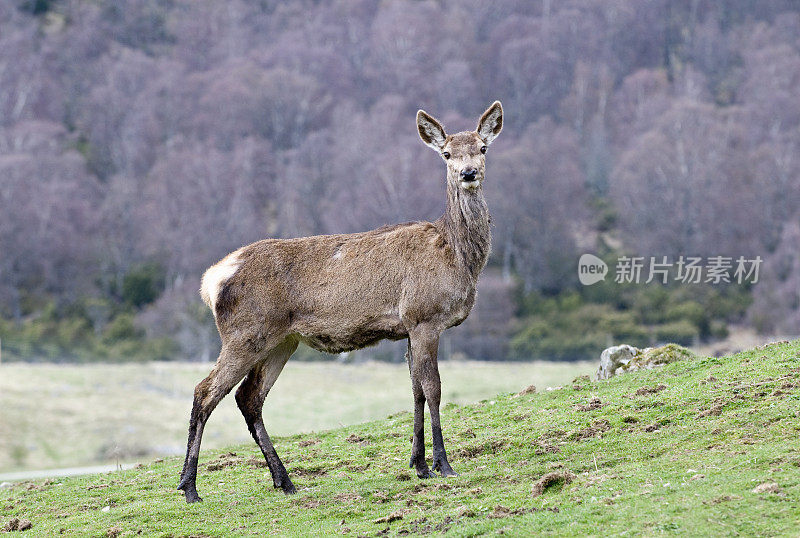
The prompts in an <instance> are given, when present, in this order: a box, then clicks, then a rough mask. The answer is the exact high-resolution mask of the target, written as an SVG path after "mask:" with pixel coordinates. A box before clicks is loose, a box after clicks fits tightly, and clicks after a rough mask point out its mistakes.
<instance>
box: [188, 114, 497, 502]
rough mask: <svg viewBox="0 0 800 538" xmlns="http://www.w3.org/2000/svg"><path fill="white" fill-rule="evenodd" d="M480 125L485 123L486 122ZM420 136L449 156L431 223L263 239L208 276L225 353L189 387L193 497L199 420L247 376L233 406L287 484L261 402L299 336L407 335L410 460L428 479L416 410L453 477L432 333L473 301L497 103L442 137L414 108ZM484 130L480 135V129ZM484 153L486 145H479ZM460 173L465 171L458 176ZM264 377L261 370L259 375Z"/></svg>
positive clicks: (344, 339) (310, 339) (361, 341)
mask: <svg viewBox="0 0 800 538" xmlns="http://www.w3.org/2000/svg"><path fill="white" fill-rule="evenodd" d="M487 122H488V123H487ZM417 124H418V127H419V130H420V136H421V137H422V139H423V141H424V142H425V143H426V144H427V145H429V146H431V147H432V148H434V149H435V150H436V151H438V152H440V153H441V154H442V155H443V157H444V156H445V155H446V154H447V155H449V158H446V159H445V162H446V163H447V207H446V211H445V214H444V215H443V216H442V217H441V218H439V219H438V220H437V221H436V222H432V223H431V222H411V223H406V224H398V225H394V226H385V227H383V228H379V229H377V230H372V231H368V232H362V233H356V234H349V235H325V236H314V237H303V238H298V239H265V240H262V241H258V242H256V243H253V244H251V245H248V246H246V247H243V248H242V249H239V250H238V251H237V252H235V253H232V254H231V255H229V256H228V257H226V258H225V259H224V260H222V261H221V262H220V263H219V264H217V265H216V266H213V267H212V268H210V269H209V271H207V272H206V275H204V279H203V290H202V291H203V298H204V300H205V301H206V302H207V303H208V304H209V306H211V307H212V308H213V310H214V314H215V318H216V322H217V328H218V329H219V333H220V336H221V338H222V351H221V353H220V357H219V359H218V361H217V364H216V366H215V367H214V369H213V370H212V372H211V374H210V375H209V376H208V377H207V378H206V379H205V380H203V381H202V382H201V383H200V384H199V385H198V386H197V388H196V390H195V409H194V410H193V413H192V420H191V422H190V433H189V443H188V447H187V458H186V464H185V465H184V471H183V474H182V480H181V485H180V486H179V488H180V489H184V490H185V493H186V499H187V501H189V502H191V501H195V500H200V499H199V497H198V496H197V492H196V489H195V484H194V482H195V475H196V463H197V456H198V453H199V445H200V439H201V437H202V429H203V426H204V423H205V420H206V419H207V418H208V415H210V413H211V411H213V409H214V407H215V406H216V405H217V403H218V402H219V401H220V400H221V399H222V397H224V396H225V395H226V394H227V393H228V392H229V391H230V390H231V389H232V388H233V387H234V386H235V385H236V384H237V383H238V382H239V381H241V380H242V379H243V378H244V377H245V376H247V379H246V380H245V382H244V383H243V384H242V386H241V387H240V388H239V391H238V392H237V397H236V399H237V402H238V403H239V407H240V409H241V410H242V413H243V414H244V416H245V419H246V421H247V424H248V427H249V428H250V431H251V433H252V434H253V437H254V439H255V440H256V442H257V443H258V444H259V446H260V447H261V449H262V451H263V452H264V455H265V457H266V458H267V462H268V464H269V467H270V470H271V471H272V476H273V480H274V482H275V485H276V487H282V488H283V490H284V491H285V492H287V493H290V492H293V491H294V486H293V485H292V484H291V481H290V480H289V477H288V475H287V474H286V471H285V469H284V468H283V464H282V463H281V462H280V459H279V458H278V456H277V454H276V453H275V451H274V448H273V447H272V445H271V442H270V441H269V436H268V435H267V433H266V430H264V426H263V422H262V419H261V406H262V404H263V401H264V398H265V397H266V395H267V393H268V392H269V389H270V388H271V387H272V384H273V383H274V381H275V379H276V378H277V376H278V375H279V374H280V371H281V369H282V368H283V365H284V364H285V362H286V360H288V358H289V356H290V355H291V353H292V352H293V351H294V349H295V348H296V346H297V343H298V342H304V343H306V344H307V345H309V346H311V347H313V348H315V349H318V350H320V351H326V352H330V353H339V352H343V351H349V350H354V349H359V348H362V347H365V346H369V345H373V344H376V343H377V342H379V341H380V340H383V339H390V340H399V339H402V338H408V339H409V353H408V360H409V369H410V373H411V378H412V389H413V392H414V399H415V427H414V442H413V446H412V465H413V466H416V469H417V474H418V475H419V476H420V477H427V476H430V470H429V469H428V466H427V463H425V458H424V442H423V438H422V435H423V431H424V429H423V428H422V415H423V412H424V407H423V405H424V403H425V401H427V402H428V405H429V408H430V411H431V422H432V424H433V442H434V469H439V470H440V471H441V472H442V474H444V475H446V476H447V475H453V474H455V473H454V472H453V471H452V469H451V468H450V465H449V464H448V462H447V456H446V454H445V451H444V445H443V441H442V436H441V429H440V426H439V410H438V407H439V400H440V392H441V389H440V381H439V373H438V367H437V365H436V352H437V347H438V338H439V334H440V333H441V332H442V331H444V330H445V329H447V328H449V327H452V326H454V325H457V324H459V323H461V322H462V321H463V320H464V319H465V318H466V317H467V315H468V314H469V312H470V310H471V309H472V306H473V304H474V302H475V288H476V284H477V279H478V275H479V274H480V272H481V270H482V269H483V267H484V265H485V264H486V260H487V258H488V256H489V251H490V248H491V236H490V230H489V212H488V208H487V206H486V202H485V200H484V197H483V192H482V188H481V184H482V182H483V179H484V170H485V158H484V152H482V151H481V148H482V147H484V146H487V145H488V144H489V143H491V141H492V140H493V139H494V137H495V136H497V134H498V133H499V132H500V128H501V127H502V107H501V106H500V103H499V102H495V103H494V104H493V105H492V106H491V107H489V109H487V111H486V112H485V113H484V115H483V116H482V118H481V121H480V122H479V125H478V130H477V131H472V132H463V133H457V134H455V135H452V136H447V135H446V134H445V132H444V129H443V128H442V127H441V125H440V124H439V123H438V122H437V121H436V120H435V119H434V118H432V117H431V116H429V115H427V114H426V113H425V112H423V111H420V112H419V113H418V115H417ZM479 133H481V134H479ZM484 151H485V148H484ZM464 170H474V171H476V174H475V175H474V179H473V180H472V181H463V178H464V176H463V174H462V172H463V171H464ZM264 372H266V373H264Z"/></svg>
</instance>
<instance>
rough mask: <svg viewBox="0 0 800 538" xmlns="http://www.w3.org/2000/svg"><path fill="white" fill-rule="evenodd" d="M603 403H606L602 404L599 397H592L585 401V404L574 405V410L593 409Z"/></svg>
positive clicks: (598, 407)
mask: <svg viewBox="0 0 800 538" xmlns="http://www.w3.org/2000/svg"><path fill="white" fill-rule="evenodd" d="M604 405H607V404H604V403H603V402H601V401H600V398H597V397H594V398H592V399H591V400H589V403H587V404H584V405H576V406H575V410H576V411H593V410H595V409H600V408H601V407H603V406H604Z"/></svg>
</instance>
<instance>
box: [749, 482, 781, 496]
mask: <svg viewBox="0 0 800 538" xmlns="http://www.w3.org/2000/svg"><path fill="white" fill-rule="evenodd" d="M753 493H777V494H778V495H785V493H783V490H782V489H781V487H780V486H779V485H778V483H777V482H764V483H763V484H759V485H757V486H756V487H754V488H753Z"/></svg>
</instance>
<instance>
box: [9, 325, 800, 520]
mask: <svg viewBox="0 0 800 538" xmlns="http://www.w3.org/2000/svg"><path fill="white" fill-rule="evenodd" d="M798 356H800V341H798V342H793V343H788V344H776V345H773V346H770V347H767V348H764V349H760V350H759V349H757V350H752V351H747V352H743V353H740V354H737V355H733V356H730V357H724V358H700V359H691V360H686V361H682V362H677V363H674V364H669V365H667V366H665V367H664V368H662V369H656V370H648V371H641V372H634V373H631V374H626V375H623V376H619V377H616V378H613V379H611V380H609V381H603V382H592V381H589V380H588V379H577V380H575V382H574V383H571V384H569V385H568V386H566V387H565V388H563V389H561V390H554V391H540V392H539V393H537V394H530V395H522V396H517V395H515V394H508V393H507V394H503V395H500V396H498V397H496V398H495V399H492V400H487V401H483V402H481V403H479V404H476V405H470V406H460V405H456V404H450V405H448V406H446V407H445V409H444V411H443V417H442V422H443V427H444V435H445V443H446V446H447V448H448V450H449V454H450V461H451V463H452V464H453V467H454V468H455V469H456V470H457V471H459V472H460V473H461V475H460V476H458V477H456V478H450V479H446V480H445V479H441V478H437V479H431V480H426V481H420V480H418V479H417V478H416V477H415V476H413V473H412V472H410V470H409V469H408V467H407V463H408V458H409V452H410V443H409V437H410V434H411V418H412V417H411V415H410V414H409V413H407V412H403V413H400V414H396V415H393V416H390V417H389V418H387V419H385V420H380V421H375V422H370V423H365V424H360V425H357V426H350V427H345V428H339V429H335V430H330V431H325V432H320V433H315V434H308V435H295V436H291V437H284V438H279V439H277V440H276V447H277V450H278V452H279V454H281V455H282V457H283V459H284V462H285V463H286V466H287V468H288V470H289V473H290V475H291V476H292V478H293V480H294V482H295V485H296V486H297V488H298V494H297V495H294V496H289V497H287V496H284V495H283V494H282V493H280V492H279V491H276V490H274V489H273V488H272V481H271V479H270V478H269V473H268V471H267V470H266V469H265V468H263V467H259V466H257V465H255V464H254V463H253V462H258V461H259V458H260V455H259V454H258V453H257V449H256V447H255V445H252V444H246V445H242V446H236V447H231V448H230V449H228V450H226V451H224V452H221V451H208V452H204V453H203V454H202V457H201V467H200V473H199V477H198V489H199V491H200V494H201V495H202V496H203V497H204V499H205V502H203V503H198V504H194V505H186V504H185V503H184V501H183V497H182V495H181V494H180V492H177V491H175V490H174V487H175V485H176V484H177V481H178V474H179V472H180V466H181V460H180V458H177V457H175V458H170V459H167V460H166V461H162V462H154V463H150V464H148V465H145V466H143V467H142V468H139V469H135V470H131V471H125V472H118V473H111V474H107V475H99V476H92V477H83V478H71V479H60V480H57V481H53V482H44V483H42V482H39V483H29V484H21V485H17V486H15V487H14V488H12V489H10V490H6V491H2V492H0V506H2V508H3V509H2V513H3V515H2V517H1V518H0V520H2V521H0V525H2V524H3V523H4V522H5V521H7V520H8V519H9V518H11V517H19V518H25V519H28V520H30V521H31V522H32V523H33V528H32V529H31V530H29V531H26V532H27V533H28V534H30V535H41V536H50V535H56V534H59V532H62V529H63V534H66V535H73V536H105V535H107V533H109V530H110V534H111V535H114V534H115V533H116V532H117V531H119V534H120V535H133V534H135V533H138V532H141V533H143V534H144V535H155V536H190V535H194V536H253V535H262V534H263V535H309V534H315V535H332V534H339V535H342V534H344V535H349V536H361V535H366V536H375V535H379V534H384V533H385V534H388V535H392V536H394V535H401V534H407V533H410V534H425V533H441V532H446V534H447V535H448V536H478V535H485V534H489V535H494V534H498V533H505V534H507V535H512V536H535V535H577V536H582V535H595V536H605V535H622V534H625V535H631V534H633V535H647V536H654V535H662V534H667V535H682V536H696V535H715V536H735V535H747V536H775V535H779V536H796V535H797V529H798V528H800V512H799V511H798V505H799V504H800V442H798V438H799V437H800V421H798V418H799V416H800V412H799V410H800V359H798ZM521 381H522V380H521ZM524 384H525V383H524V381H522V382H521V383H520V388H522V386H523V385H524ZM662 385H663V386H662ZM640 389H645V390H640ZM646 389H652V390H646ZM596 399H599V402H598V401H597V400H596ZM429 438H430V436H428V439H429ZM354 441H355V442H354ZM225 452H235V454H236V455H235V456H231V455H228V456H225V455H224V453H225ZM221 455H222V457H220V456H221ZM251 459H252V460H253V462H251ZM209 462H217V463H221V465H217V466H216V467H221V469H219V470H214V471H209V470H208V469H207V465H208V463H209ZM552 471H569V472H571V473H574V475H575V479H574V480H573V481H572V482H571V483H557V484H555V485H553V486H551V487H549V488H547V489H546V490H545V491H544V493H543V494H542V495H539V496H535V495H534V494H533V493H532V488H533V486H534V484H535V483H536V481H537V480H538V479H539V478H540V477H541V476H542V475H544V474H546V473H548V472H552ZM765 482H775V483H777V484H778V487H779V488H780V489H779V491H778V492H772V493H770V492H767V493H754V492H753V489H754V488H755V487H756V486H758V485H759V484H762V483H765ZM104 507H109V508H108V509H107V510H106V511H105V512H104V511H103V509H104ZM382 518H383V519H382ZM388 519H391V520H392V521H387V520H388ZM387 529H388V530H387Z"/></svg>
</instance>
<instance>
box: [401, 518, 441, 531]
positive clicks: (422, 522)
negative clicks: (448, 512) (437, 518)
mask: <svg viewBox="0 0 800 538" xmlns="http://www.w3.org/2000/svg"><path fill="white" fill-rule="evenodd" d="M427 522H428V518H427V517H421V518H420V519H415V520H413V521H412V522H411V527H410V528H409V529H403V530H401V531H400V532H398V534H408V533H409V531H410V533H411V534H432V533H445V532H447V530H448V529H450V527H451V526H452V524H453V518H452V517H450V516H447V517H446V518H444V519H443V520H442V521H441V522H439V523H427Z"/></svg>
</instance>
